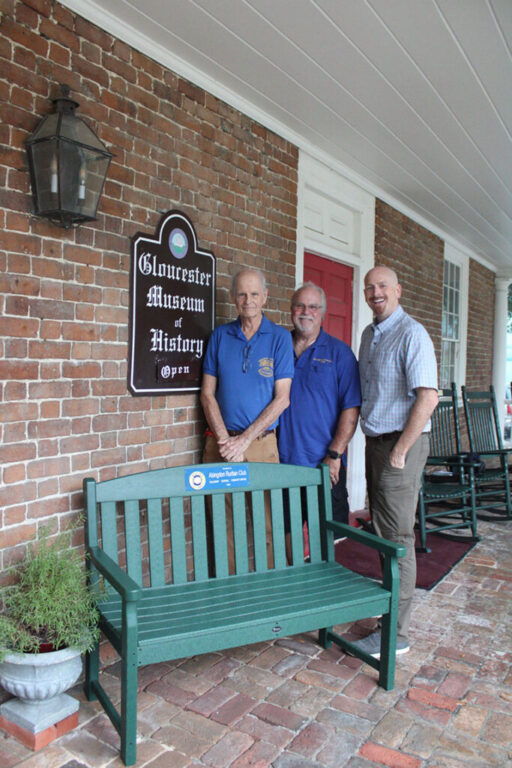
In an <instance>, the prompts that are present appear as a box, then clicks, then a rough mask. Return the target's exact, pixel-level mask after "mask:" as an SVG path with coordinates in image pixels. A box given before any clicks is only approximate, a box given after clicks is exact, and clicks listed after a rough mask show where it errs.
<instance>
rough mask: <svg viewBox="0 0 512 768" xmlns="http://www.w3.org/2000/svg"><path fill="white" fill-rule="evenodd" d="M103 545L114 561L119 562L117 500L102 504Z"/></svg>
mask: <svg viewBox="0 0 512 768" xmlns="http://www.w3.org/2000/svg"><path fill="white" fill-rule="evenodd" d="M100 517H101V546H102V548H103V549H104V551H105V554H107V555H108V556H109V557H111V558H112V560H114V562H116V563H118V562H119V557H118V554H117V520H116V503H115V501H104V502H103V504H102V505H101V515H100Z"/></svg>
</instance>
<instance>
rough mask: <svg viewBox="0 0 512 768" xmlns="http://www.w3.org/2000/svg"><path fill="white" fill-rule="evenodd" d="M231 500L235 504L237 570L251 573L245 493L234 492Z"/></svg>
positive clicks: (234, 527) (234, 529)
mask: <svg viewBox="0 0 512 768" xmlns="http://www.w3.org/2000/svg"><path fill="white" fill-rule="evenodd" d="M231 501H232V505H233V537H234V543H235V562H236V572H237V573H249V557H248V539H247V522H246V512H245V493H243V492H239V493H233V494H232V495H231Z"/></svg>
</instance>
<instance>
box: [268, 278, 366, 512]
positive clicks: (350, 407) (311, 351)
mask: <svg viewBox="0 0 512 768" xmlns="http://www.w3.org/2000/svg"><path fill="white" fill-rule="evenodd" d="M326 308H327V307H326V299H325V293H324V291H323V290H322V288H320V287H319V286H317V285H315V284H314V283H310V282H308V283H304V285H303V286H301V287H300V288H298V289H297V290H296V291H295V293H294V294H293V297H292V305H291V315H292V323H293V326H294V330H293V331H292V338H293V348H294V352H295V375H294V377H293V384H292V387H291V393H290V406H289V407H288V408H287V409H286V411H284V412H283V414H282V416H281V419H280V421H279V456H280V459H281V461H282V462H284V463H287V464H301V465H304V466H307V467H316V466H318V464H320V463H321V462H325V463H326V464H327V465H328V466H329V473H330V477H331V492H332V502H333V518H334V520H336V521H337V522H340V523H347V522H348V514H349V506H348V496H347V488H346V469H345V455H344V454H345V449H346V447H347V445H348V443H349V441H350V439H351V437H352V435H353V434H354V431H355V428H356V426H357V419H358V416H359V406H360V404H361V389H360V383H359V371H358V366H357V360H356V358H355V355H354V353H353V352H352V350H351V349H350V347H348V346H347V344H345V343H344V342H343V341H340V340H339V339H336V338H335V337H334V336H330V335H329V334H328V333H326V332H325V331H324V330H323V328H322V320H323V318H324V315H325V311H326Z"/></svg>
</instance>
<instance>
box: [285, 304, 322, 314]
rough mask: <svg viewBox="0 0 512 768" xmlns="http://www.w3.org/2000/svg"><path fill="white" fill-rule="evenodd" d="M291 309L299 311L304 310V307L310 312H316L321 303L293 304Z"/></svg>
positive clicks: (320, 307)
mask: <svg viewBox="0 0 512 768" xmlns="http://www.w3.org/2000/svg"><path fill="white" fill-rule="evenodd" d="M292 309H293V311H294V312H296V311H299V312H304V311H305V310H306V309H309V311H310V312H318V311H319V310H320V309H322V305H321V304H294V305H293V307H292Z"/></svg>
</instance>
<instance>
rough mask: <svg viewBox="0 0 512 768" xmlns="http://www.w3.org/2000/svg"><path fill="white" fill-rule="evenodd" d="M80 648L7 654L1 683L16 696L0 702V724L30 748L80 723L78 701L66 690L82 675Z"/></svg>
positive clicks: (0, 677)
mask: <svg viewBox="0 0 512 768" xmlns="http://www.w3.org/2000/svg"><path fill="white" fill-rule="evenodd" d="M81 672H82V658H81V652H80V651H79V650H76V649H70V648H66V649H64V650H62V651H53V652H51V653H41V654H28V653H24V654H21V653H20V654H18V653H16V654H8V655H7V656H6V657H5V659H4V661H3V662H1V663H0V683H1V685H2V686H3V687H4V688H5V689H6V690H7V691H9V693H12V694H14V696H16V697H17V698H15V699H10V700H9V701H6V702H5V704H2V705H1V706H0V727H2V728H4V730H6V731H7V732H8V733H10V734H12V735H13V736H15V737H16V738H17V739H19V740H20V741H21V742H22V743H23V744H25V746H28V747H30V749H34V750H36V749H41V747H44V746H45V745H46V744H49V743H50V741H53V739H55V738H57V737H58V736H62V735H63V734H64V733H67V731H69V730H71V728H74V727H75V726H76V725H77V724H78V708H79V706H80V705H79V702H78V701H77V700H76V699H73V698H72V697H71V696H68V695H67V694H65V693H63V691H65V690H67V689H68V688H70V687H71V686H72V685H73V684H74V683H75V682H76V681H77V680H78V678H79V677H80V674H81Z"/></svg>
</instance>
